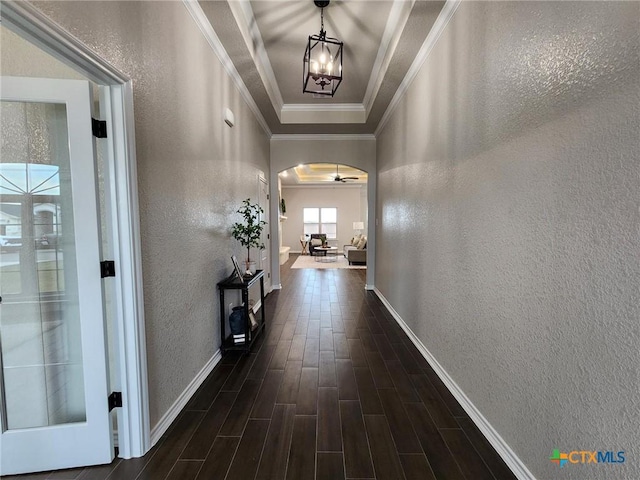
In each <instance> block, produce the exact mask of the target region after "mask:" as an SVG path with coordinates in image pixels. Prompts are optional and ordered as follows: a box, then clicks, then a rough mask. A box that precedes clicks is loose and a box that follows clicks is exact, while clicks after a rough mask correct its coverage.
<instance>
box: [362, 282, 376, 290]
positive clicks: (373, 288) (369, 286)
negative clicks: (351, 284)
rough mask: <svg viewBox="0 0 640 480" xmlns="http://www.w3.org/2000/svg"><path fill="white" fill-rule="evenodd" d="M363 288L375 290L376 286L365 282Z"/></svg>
mask: <svg viewBox="0 0 640 480" xmlns="http://www.w3.org/2000/svg"><path fill="white" fill-rule="evenodd" d="M364 289H365V290H375V289H376V286H375V285H369V284H368V283H367V284H365V286H364Z"/></svg>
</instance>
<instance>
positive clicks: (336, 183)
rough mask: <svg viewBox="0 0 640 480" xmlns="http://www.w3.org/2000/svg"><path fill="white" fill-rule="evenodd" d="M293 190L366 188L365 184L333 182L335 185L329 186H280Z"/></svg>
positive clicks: (316, 184) (320, 184)
mask: <svg viewBox="0 0 640 480" xmlns="http://www.w3.org/2000/svg"><path fill="white" fill-rule="evenodd" d="M338 183H340V185H338ZM285 188H286V189H294V188H304V189H308V188H331V189H336V188H337V189H340V190H342V189H345V188H357V189H362V188H367V184H366V183H342V182H335V183H331V184H330V185H325V184H322V183H307V184H304V185H295V184H294V185H289V184H284V183H283V184H282V189H283V190H284V189H285Z"/></svg>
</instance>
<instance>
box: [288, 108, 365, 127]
mask: <svg viewBox="0 0 640 480" xmlns="http://www.w3.org/2000/svg"><path fill="white" fill-rule="evenodd" d="M280 121H281V122H282V123H283V124H287V123H298V124H309V123H366V121H367V113H366V111H365V109H364V105H362V104H361V103H333V104H327V103H325V104H308V103H297V104H293V103H291V104H287V105H284V106H283V107H282V111H281V113H280Z"/></svg>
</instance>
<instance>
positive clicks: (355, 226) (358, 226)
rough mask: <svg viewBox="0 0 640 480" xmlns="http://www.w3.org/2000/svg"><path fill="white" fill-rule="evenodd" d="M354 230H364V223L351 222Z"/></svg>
mask: <svg viewBox="0 0 640 480" xmlns="http://www.w3.org/2000/svg"><path fill="white" fill-rule="evenodd" d="M353 229H354V230H364V222H353Z"/></svg>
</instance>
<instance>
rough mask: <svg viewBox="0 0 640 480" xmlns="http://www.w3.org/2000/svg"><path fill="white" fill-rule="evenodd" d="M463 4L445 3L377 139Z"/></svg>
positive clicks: (452, 0)
mask: <svg viewBox="0 0 640 480" xmlns="http://www.w3.org/2000/svg"><path fill="white" fill-rule="evenodd" d="M461 2H462V0H447V2H446V3H445V5H444V7H443V8H442V11H441V12H440V14H439V15H438V18H437V19H436V21H435V22H434V24H433V27H432V28H431V31H430V32H429V35H427V38H426V39H425V41H424V43H423V44H422V47H420V50H419V51H418V54H417V55H416V58H415V59H414V61H413V63H412V64H411V67H409V70H408V71H407V74H406V75H405V77H404V79H403V80H402V83H401V84H400V86H399V87H398V90H396V93H395V95H394V96H393V98H392V99H391V102H389V105H388V106H387V109H386V110H385V112H384V114H383V115H382V118H381V119H380V122H379V123H378V126H377V127H376V130H375V132H374V135H375V136H376V137H378V135H380V133H381V132H382V130H383V129H384V127H385V125H386V124H387V122H388V121H389V118H390V117H391V115H392V114H393V112H394V110H395V109H396V107H397V106H398V104H399V103H400V100H401V99H402V97H403V96H404V95H405V94H406V93H407V90H408V89H409V87H410V86H411V83H412V82H413V80H414V79H415V78H416V75H418V72H419V71H420V68H422V65H424V62H425V61H426V60H427V58H428V57H429V54H430V53H431V50H432V49H433V47H434V46H435V44H436V42H437V41H438V39H439V38H440V35H442V32H443V31H444V29H445V28H446V26H447V25H448V24H449V21H450V20H451V18H453V14H454V13H455V12H456V9H457V8H458V6H459V5H460V3H461Z"/></svg>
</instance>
